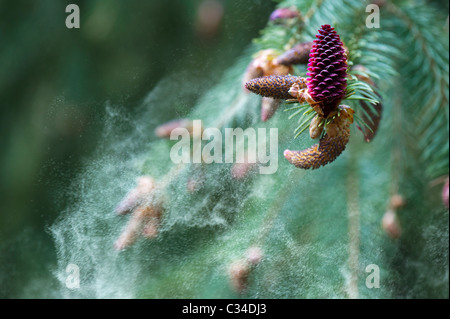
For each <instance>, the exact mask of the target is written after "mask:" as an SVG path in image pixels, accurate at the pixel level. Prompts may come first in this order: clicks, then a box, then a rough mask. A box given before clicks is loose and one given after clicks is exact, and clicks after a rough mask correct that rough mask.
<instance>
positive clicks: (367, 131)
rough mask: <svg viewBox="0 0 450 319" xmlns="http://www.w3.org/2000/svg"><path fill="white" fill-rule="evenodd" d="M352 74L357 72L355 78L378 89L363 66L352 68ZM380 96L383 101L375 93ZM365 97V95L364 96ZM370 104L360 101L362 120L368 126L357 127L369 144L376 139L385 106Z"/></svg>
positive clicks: (379, 103)
mask: <svg viewBox="0 0 450 319" xmlns="http://www.w3.org/2000/svg"><path fill="white" fill-rule="evenodd" d="M352 72H356V74H355V76H356V78H357V79H358V80H360V81H363V82H365V83H367V84H369V85H371V86H372V87H373V88H376V85H375V83H374V82H373V81H372V79H371V78H370V77H369V75H367V72H368V70H367V68H366V67H364V66H363V65H360V64H357V65H355V66H353V67H352ZM375 94H376V95H377V96H378V100H379V101H381V96H380V95H379V94H378V93H377V92H376V91H375ZM363 96H364V94H363ZM368 103H369V102H366V101H364V100H360V101H359V105H360V106H361V109H362V111H363V112H361V119H362V121H363V122H364V123H365V124H366V125H367V126H362V127H360V126H357V128H358V129H359V130H360V131H361V132H362V133H363V134H364V140H365V141H366V142H367V143H369V142H371V141H372V140H373V138H374V137H375V135H376V133H377V131H378V127H379V126H380V121H381V116H382V113H383V104H382V103H381V102H378V103H376V104H372V105H369V104H368Z"/></svg>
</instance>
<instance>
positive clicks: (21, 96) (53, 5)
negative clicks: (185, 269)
mask: <svg viewBox="0 0 450 319" xmlns="http://www.w3.org/2000/svg"><path fill="white" fill-rule="evenodd" d="M70 3H75V4H77V5H78V6H79V8H80V22H81V28H80V29H68V28H66V26H65V20H66V17H67V15H68V13H66V12H65V8H66V6H67V5H68V4H70ZM274 8H275V3H274V2H273V1H269V0H239V1H225V0H222V1H219V0H215V1H212V0H211V1H203V0H166V1H161V0H149V1H137V0H130V1H119V0H108V1H105V0H103V1H102V0H90V1H55V0H38V1H23V0H21V1H6V0H2V1H0V66H1V70H2V71H1V72H0V96H1V104H2V105H1V109H0V110H1V111H0V112H1V116H0V120H1V123H0V132H1V134H0V136H1V139H0V143H1V145H0V150H1V151H0V172H1V174H0V176H1V178H0V196H1V198H0V202H1V205H0V208H1V212H0V297H1V298H22V297H24V298H35V297H38V298H39V297H44V298H46V297H58V296H55V295H52V294H51V293H50V292H49V290H52V287H54V286H56V285H57V283H56V279H55V278H53V276H52V274H51V269H52V267H53V266H54V264H55V263H56V254H55V251H54V247H53V241H52V239H51V238H50V235H49V234H48V233H47V231H46V229H47V227H48V226H49V225H51V224H52V223H53V221H54V220H55V218H56V217H57V216H58V214H59V213H60V212H61V211H62V210H63V209H64V207H65V206H66V205H67V204H68V203H66V202H64V200H63V199H61V198H58V194H59V196H60V193H59V192H58V191H59V190H60V189H62V188H64V187H66V186H67V185H68V184H69V183H70V182H71V179H72V178H74V177H75V176H76V175H77V174H78V173H79V171H80V167H81V165H82V162H83V160H86V159H87V158H88V157H89V154H91V153H92V152H93V151H94V150H95V148H96V147H98V142H99V138H100V134H101V132H102V128H103V122H102V119H103V118H104V115H105V114H104V112H105V105H106V104H107V103H111V104H114V105H121V106H123V107H124V108H126V109H128V110H129V112H130V113H132V112H133V110H134V109H135V108H136V107H137V106H139V105H140V103H141V101H142V99H143V98H144V97H145V95H146V93H147V92H149V91H151V90H152V88H153V87H154V86H155V85H156V84H157V83H158V81H160V79H161V78H162V77H163V76H165V75H168V74H171V73H173V72H177V71H180V70H185V71H186V72H192V73H194V74H196V75H197V76H198V77H201V78H202V79H203V80H205V79H207V80H206V81H204V83H205V84H204V88H203V89H204V90H205V91H206V90H207V89H208V88H209V87H210V86H212V85H214V84H215V81H216V80H218V79H219V78H220V76H221V74H222V72H223V71H224V70H226V69H227V67H228V66H229V65H230V64H232V63H233V61H234V60H235V59H236V57H238V56H239V55H241V54H242V53H243V52H244V50H245V49H246V48H247V47H248V45H249V44H250V43H251V40H252V39H253V38H255V37H257V36H258V35H259V30H260V29H262V28H263V27H264V26H265V25H266V23H267V20H268V17H269V15H270V12H271V11H273V9H274ZM200 95H201V92H195V94H191V95H189V96H186V100H185V101H184V103H185V104H186V105H188V106H189V105H193V104H194V103H195V100H196V99H197V98H198V97H199V96H200ZM168 118H170V115H168ZM33 280H34V281H35V280H41V282H42V284H41V285H34V286H33V287H35V288H33V289H34V290H33V289H29V288H26V287H29V283H30V281H33Z"/></svg>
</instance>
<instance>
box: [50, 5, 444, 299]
mask: <svg viewBox="0 0 450 319" xmlns="http://www.w3.org/2000/svg"><path fill="white" fill-rule="evenodd" d="M367 3H368V2H367ZM367 3H366V2H363V1H351V0H339V1H320V0H319V1H300V0H286V1H282V2H280V4H279V5H280V6H283V7H286V6H292V5H293V6H296V7H297V8H298V9H299V10H300V11H301V12H302V14H303V20H302V21H301V23H292V24H288V25H275V24H274V23H272V22H269V23H268V25H267V27H266V28H265V29H264V30H263V31H262V34H261V37H260V38H259V39H258V40H257V41H255V44H254V45H253V46H252V47H251V49H250V50H249V52H248V53H246V54H245V55H244V56H243V57H242V58H241V59H240V60H238V61H237V62H236V64H235V65H234V66H233V67H231V68H230V69H229V70H228V72H227V73H226V74H225V75H224V76H223V78H222V79H221V80H220V81H219V83H218V85H217V86H215V87H214V88H213V89H211V90H210V91H208V92H207V93H206V94H205V95H204V96H203V97H202V98H201V99H200V100H199V101H198V103H197V104H196V106H195V108H194V109H193V110H192V112H191V113H190V114H189V118H191V119H201V120H202V121H203V124H204V127H218V128H221V129H223V128H224V127H242V128H245V127H254V128H278V132H279V133H278V135H279V146H278V147H279V158H280V160H279V167H278V171H277V173H276V174H272V175H258V174H255V173H254V174H251V175H249V176H248V177H247V178H245V179H244V180H237V179H234V178H232V177H231V175H230V169H231V165H230V164H212V165H204V166H202V168H201V169H199V168H198V167H195V165H192V166H191V165H178V166H177V165H174V164H172V163H171V162H170V159H169V152H170V147H171V146H172V145H173V142H172V141H167V140H156V141H153V142H152V143H151V144H150V145H148V144H147V143H145V142H144V141H142V137H140V136H141V135H140V134H141V132H140V131H139V130H142V127H145V120H143V119H142V118H150V117H151V118H152V119H154V120H155V122H156V121H157V119H158V109H163V108H164V107H168V105H170V103H179V102H171V101H167V100H165V97H166V96H167V93H168V92H172V91H173V90H175V89H176V90H179V92H182V91H183V90H188V89H189V88H188V87H187V88H185V89H183V85H187V84H186V83H188V81H183V83H179V82H176V81H173V82H172V81H171V78H169V79H168V80H167V81H166V82H164V84H161V85H160V86H159V87H158V88H157V89H155V91H153V92H152V93H151V94H150V96H149V98H148V100H147V102H146V103H144V109H145V110H146V111H145V112H142V114H140V116H139V118H136V119H132V124H128V125H130V126H135V127H136V128H137V129H136V132H135V133H132V134H130V135H128V136H125V137H122V138H120V139H119V140H116V141H115V142H114V143H112V144H111V145H110V146H109V147H106V149H105V150H103V152H100V153H99V154H98V157H99V159H98V160H97V161H96V162H95V164H92V165H90V166H89V167H88V168H87V169H86V174H85V175H83V176H82V177H81V178H80V181H83V196H82V198H81V199H80V201H79V203H78V204H76V205H74V207H71V208H69V209H68V211H67V212H66V214H65V216H63V217H62V218H61V219H60V221H59V222H58V223H56V224H55V225H53V226H52V233H53V235H54V237H55V240H56V244H57V247H58V252H59V260H58V262H59V272H58V276H59V278H60V279H61V280H63V279H64V269H65V266H66V265H67V264H68V263H69V262H71V263H76V264H79V265H80V267H81V268H82V269H85V271H87V272H88V273H89V275H90V276H89V277H88V278H86V279H84V281H83V282H82V283H81V287H85V288H82V289H80V290H79V291H70V292H67V290H65V291H66V293H67V294H68V296H70V297H72V296H75V297H79V296H82V297H90V296H96V297H111V296H112V297H116V296H126V297H140V298H238V297H245V298H356V297H360V298H448V296H449V291H448V233H449V229H448V210H447V209H445V208H444V207H443V206H442V204H441V201H440V197H439V195H440V188H438V187H431V186H430V184H429V183H430V181H431V179H432V178H434V177H436V176H440V175H443V174H448V123H449V117H448V39H447V38H448V37H447V36H445V37H443V36H442V33H443V32H444V31H443V30H442V28H443V25H444V21H445V16H442V15H440V14H439V12H438V11H437V10H436V9H435V8H432V7H430V4H429V3H427V4H426V5H425V3H422V2H421V1H393V2H390V1H389V2H388V1H386V2H384V5H383V6H382V7H381V22H380V23H381V28H380V29H369V28H366V27H365V18H366V17H367V13H366V12H365V8H366V5H367ZM261 19H266V17H261ZM321 24H331V25H332V26H334V27H335V28H336V30H337V32H338V33H339V34H340V35H341V37H342V39H343V41H344V43H345V44H346V45H347V47H348V49H349V53H350V56H349V59H350V61H351V62H350V65H356V64H360V65H363V66H365V67H366V68H367V69H368V71H367V75H369V76H370V78H371V79H372V80H373V81H374V82H375V84H376V86H371V85H368V84H364V82H362V81H359V80H356V78H355V77H353V78H352V80H351V81H349V90H348V94H347V100H346V103H347V102H348V103H349V104H350V105H351V106H352V107H354V108H355V109H357V112H358V111H359V112H360V114H361V115H363V113H362V112H363V111H362V110H358V107H359V106H358V102H359V99H360V98H362V99H364V100H365V101H368V102H369V103H372V104H376V103H377V102H379V97H378V94H379V95H380V96H381V97H382V101H383V114H382V121H381V125H380V128H379V131H378V133H377V136H376V137H375V139H374V140H373V142H371V143H370V144H367V143H365V142H364V141H363V138H362V135H361V134H360V132H358V131H357V130H356V129H352V134H351V139H350V143H349V145H348V147H347V149H346V150H345V152H344V153H343V154H342V155H341V156H340V157H339V158H338V159H337V160H336V161H335V162H333V163H331V164H329V165H327V166H325V167H323V168H321V169H319V170H314V171H305V170H300V169H297V168H295V167H293V166H292V165H290V164H289V163H287V161H285V160H284V158H283V157H282V155H281V154H282V151H283V150H284V149H303V148H306V147H308V146H309V145H310V144H311V143H312V141H311V140H310V139H309V137H308V136H307V134H303V135H302V136H300V138H299V139H294V138H293V137H294V135H293V131H295V130H296V127H297V125H296V124H295V123H293V122H294V121H289V115H288V114H287V113H286V112H280V111H278V112H277V113H276V115H275V116H274V117H273V118H272V119H270V120H269V121H268V122H265V123H261V122H259V105H260V104H259V103H260V99H259V98H258V97H257V96H255V95H248V94H246V93H244V92H243V91H242V87H241V79H242V75H243V72H244V71H245V68H246V66H247V65H248V63H249V62H250V60H251V56H252V54H253V53H255V52H257V51H258V50H261V49H267V48H274V49H278V50H285V49H286V48H287V47H289V46H292V45H293V44H295V43H296V42H298V41H310V40H312V39H313V38H314V34H315V33H316V31H317V29H318V28H319V27H320V25H321ZM438 30H441V31H440V32H438ZM286 46H287V47H286ZM305 71H306V70H305V68H304V67H298V68H297V69H296V73H297V74H298V75H304V74H305ZM167 84H170V85H167ZM155 101H157V103H158V106H156V103H155ZM150 106H151V107H150ZM289 107H291V108H290V111H294V113H291V116H292V115H293V116H296V115H300V114H301V113H303V114H305V112H300V111H304V107H303V106H298V105H290V106H286V105H282V107H281V108H285V109H286V108H289ZM299 110H300V111H299ZM308 115H309V116H310V117H311V114H306V116H308ZM309 119H310V118H308V120H309ZM114 121H118V122H119V123H114V125H111V127H114V126H115V125H117V124H119V126H120V123H122V125H123V120H120V116H118V117H115V118H114ZM300 123H301V125H300V127H298V128H297V131H301V130H302V129H304V125H305V123H307V122H304V121H300ZM361 124H362V125H363V123H361ZM302 125H303V126H302ZM369 126H370V125H369ZM146 130H148V128H147V129H145V130H144V131H143V132H147V131H146ZM135 139H136V140H137V141H135ZM130 140H133V141H134V143H139V146H140V147H139V148H136V149H137V151H134V152H132V153H131V156H128V157H127V156H124V155H123V154H125V153H126V152H127V150H128V149H129V146H128V144H127V141H130ZM139 141H140V142H139ZM106 155H107V156H106ZM197 165H198V164H197ZM117 172H120V174H119V173H117ZM425 172H426V174H425ZM142 174H148V175H152V176H154V177H155V178H156V179H157V180H158V181H159V183H162V184H163V185H164V193H165V194H164V198H165V199H166V201H165V205H164V208H165V212H164V216H163V219H162V224H161V228H160V235H159V236H158V237H157V238H156V239H154V240H147V241H145V240H143V239H140V240H138V242H137V243H136V245H135V246H132V247H130V248H128V249H127V250H125V251H123V252H114V251H113V250H112V244H113V242H114V240H115V239H116V238H117V237H118V236H119V234H120V231H121V230H122V229H123V227H124V226H125V224H126V218H125V219H121V218H119V217H114V216H112V215H107V214H112V213H110V212H112V210H113V209H114V204H115V203H118V202H119V201H120V199H121V197H123V195H124V194H125V193H126V192H127V191H128V190H129V189H130V188H132V187H133V185H134V178H135V177H136V176H139V175H142ZM190 178H194V179H197V180H202V181H203V182H202V183H203V184H202V187H201V188H200V189H199V190H198V191H197V192H194V193H193V194H192V193H190V192H188V191H187V188H186V184H187V182H188V180H189V179H190ZM119 180H120V181H119ZM80 181H78V182H77V183H79V182H80ZM100 185H102V188H101V196H102V201H101V202H98V201H96V200H95V198H96V197H97V196H98V195H97V194H98V192H99V189H98V188H99V186H100ZM394 194H400V195H402V196H403V198H404V199H405V201H406V204H405V205H404V206H401V205H400V206H399V207H396V208H395V211H396V214H397V216H398V219H399V223H400V225H401V228H402V234H401V236H400V238H397V239H393V238H391V237H390V236H388V233H387V232H386V231H385V230H384V229H383V228H382V227H381V225H380V224H381V221H382V218H383V215H384V213H385V211H386V210H387V209H393V208H392V207H390V204H389V202H390V197H391V196H392V195H394ZM391 235H392V234H391ZM252 246H258V247H261V249H262V250H263V251H264V255H263V259H262V261H261V262H260V263H259V264H258V265H257V266H256V267H255V268H254V269H253V271H252V272H251V273H250V275H249V278H248V280H249V285H248V289H246V290H245V291H243V292H242V293H241V294H240V293H238V292H236V291H235V290H233V289H232V288H231V286H230V275H229V272H228V269H229V266H230V265H231V264H232V263H233V262H234V261H236V260H239V259H241V258H243V256H244V254H245V251H246V250H247V249H248V248H249V247H252ZM371 264H375V265H377V266H378V267H379V268H380V288H372V289H370V288H368V287H367V285H366V278H367V276H368V273H367V272H366V267H367V266H368V265H371ZM62 289H64V288H62ZM118 290H120V291H121V292H117V291H118Z"/></svg>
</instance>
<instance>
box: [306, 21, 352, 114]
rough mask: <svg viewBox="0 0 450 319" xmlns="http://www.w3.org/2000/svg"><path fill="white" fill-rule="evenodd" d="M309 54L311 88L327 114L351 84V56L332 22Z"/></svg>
mask: <svg viewBox="0 0 450 319" xmlns="http://www.w3.org/2000/svg"><path fill="white" fill-rule="evenodd" d="M316 38H317V39H315V40H314V44H313V46H312V48H311V52H310V54H309V56H310V58H309V63H308V71H309V72H308V73H306V74H307V75H308V76H310V78H309V80H308V92H309V94H310V95H311V97H312V98H313V100H314V101H316V102H320V107H321V108H322V111H323V113H324V116H325V117H327V116H328V114H330V113H331V112H333V111H334V110H336V108H337V107H338V106H339V104H340V102H341V101H342V99H343V98H344V96H345V90H346V88H347V79H346V78H347V56H346V53H345V49H344V45H343V43H342V41H341V40H340V37H339V35H338V34H337V33H336V31H334V28H332V27H331V26H330V25H328V24H325V25H322V27H321V28H320V29H319V34H317V35H316Z"/></svg>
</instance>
